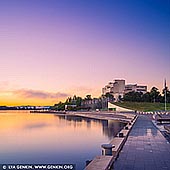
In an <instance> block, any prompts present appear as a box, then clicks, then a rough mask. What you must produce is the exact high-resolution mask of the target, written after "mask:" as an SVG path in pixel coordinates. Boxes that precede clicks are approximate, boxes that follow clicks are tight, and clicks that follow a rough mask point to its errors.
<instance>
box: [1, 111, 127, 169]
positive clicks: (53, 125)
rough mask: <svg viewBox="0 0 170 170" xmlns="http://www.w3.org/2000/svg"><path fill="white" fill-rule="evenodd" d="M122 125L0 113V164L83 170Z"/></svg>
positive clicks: (58, 117)
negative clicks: (64, 165)
mask: <svg viewBox="0 0 170 170" xmlns="http://www.w3.org/2000/svg"><path fill="white" fill-rule="evenodd" d="M123 125H124V124H122V123H119V122H117V121H106V120H96V119H89V118H82V117H79V116H70V115H52V114H46V115H45V114H29V113H22V112H20V113H10V112H9V113H5V114H0V139H1V140H0V163H1V164H4V163H74V164H76V166H77V169H83V167H84V166H85V161H86V160H88V159H92V158H94V157H95V156H96V155H100V154H101V147H100V146H101V143H106V142H109V141H110V139H111V138H112V137H113V136H114V135H115V134H116V133H117V132H118V131H119V130H120V128H122V127H123Z"/></svg>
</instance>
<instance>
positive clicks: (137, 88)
mask: <svg viewBox="0 0 170 170" xmlns="http://www.w3.org/2000/svg"><path fill="white" fill-rule="evenodd" d="M132 91H134V92H142V93H143V94H144V93H146V92H147V86H142V85H137V84H127V85H125V80H122V79H120V80H119V79H116V80H114V82H109V83H108V84H107V85H106V86H105V87H104V88H102V94H103V95H106V94H107V93H110V94H112V95H113V96H114V98H115V101H118V99H119V97H123V96H124V94H126V93H129V92H132Z"/></svg>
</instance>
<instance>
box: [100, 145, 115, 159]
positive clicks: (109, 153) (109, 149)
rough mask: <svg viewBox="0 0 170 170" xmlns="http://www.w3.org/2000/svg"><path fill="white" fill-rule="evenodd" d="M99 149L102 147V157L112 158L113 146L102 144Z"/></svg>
mask: <svg viewBox="0 0 170 170" xmlns="http://www.w3.org/2000/svg"><path fill="white" fill-rule="evenodd" d="M101 147H102V155H105V156H112V148H114V147H115V145H111V144H102V145H101Z"/></svg>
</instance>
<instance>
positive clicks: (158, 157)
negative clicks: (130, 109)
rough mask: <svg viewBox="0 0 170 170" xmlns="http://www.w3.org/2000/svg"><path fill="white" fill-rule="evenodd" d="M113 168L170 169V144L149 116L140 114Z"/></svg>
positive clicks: (121, 169) (123, 169)
mask: <svg viewBox="0 0 170 170" xmlns="http://www.w3.org/2000/svg"><path fill="white" fill-rule="evenodd" d="M113 169H114V170H163V169H167V170H169V169H170V144H169V142H168V141H167V140H166V139H165V138H164V137H163V135H162V134H161V133H160V131H159V130H158V129H157V128H156V127H155V126H154V125H153V123H152V121H151V119H149V118H148V117H147V116H144V115H139V117H138V119H137V121H136V123H135V124H134V126H133V128H132V130H131V132H130V133H129V136H128V138H127V141H126V143H125V145H124V146H123V149H122V150H121V152H120V154H119V157H118V158H117V160H116V161H115V162H114V165H113Z"/></svg>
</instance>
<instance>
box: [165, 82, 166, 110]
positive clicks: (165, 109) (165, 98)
mask: <svg viewBox="0 0 170 170" xmlns="http://www.w3.org/2000/svg"><path fill="white" fill-rule="evenodd" d="M165 111H166V79H165Z"/></svg>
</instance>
